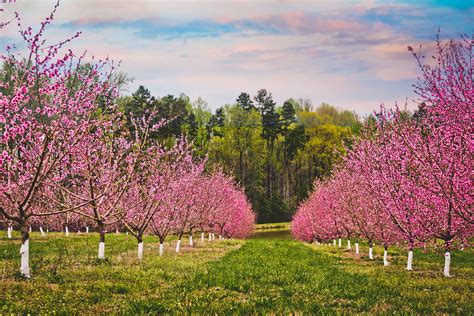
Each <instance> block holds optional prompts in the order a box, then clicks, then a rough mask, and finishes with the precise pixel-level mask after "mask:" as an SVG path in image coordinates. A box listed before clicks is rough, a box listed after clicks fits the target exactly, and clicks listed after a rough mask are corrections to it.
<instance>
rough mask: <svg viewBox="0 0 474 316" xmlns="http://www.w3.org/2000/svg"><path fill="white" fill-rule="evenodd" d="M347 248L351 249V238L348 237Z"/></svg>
mask: <svg viewBox="0 0 474 316" xmlns="http://www.w3.org/2000/svg"><path fill="white" fill-rule="evenodd" d="M347 249H348V250H351V240H350V239H348V240H347Z"/></svg>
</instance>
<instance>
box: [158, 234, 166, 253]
mask: <svg viewBox="0 0 474 316" xmlns="http://www.w3.org/2000/svg"><path fill="white" fill-rule="evenodd" d="M164 243H165V238H164V237H160V249H159V251H158V254H159V255H160V257H161V256H162V255H163V252H164V250H165V247H164Z"/></svg>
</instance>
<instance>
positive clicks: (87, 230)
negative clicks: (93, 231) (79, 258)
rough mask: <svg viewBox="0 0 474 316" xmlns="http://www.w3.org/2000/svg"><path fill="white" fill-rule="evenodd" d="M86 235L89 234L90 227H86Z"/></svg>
mask: <svg viewBox="0 0 474 316" xmlns="http://www.w3.org/2000/svg"><path fill="white" fill-rule="evenodd" d="M86 234H89V226H86Z"/></svg>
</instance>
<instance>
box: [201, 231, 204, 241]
mask: <svg viewBox="0 0 474 316" xmlns="http://www.w3.org/2000/svg"><path fill="white" fill-rule="evenodd" d="M201 242H204V232H202V233H201Z"/></svg>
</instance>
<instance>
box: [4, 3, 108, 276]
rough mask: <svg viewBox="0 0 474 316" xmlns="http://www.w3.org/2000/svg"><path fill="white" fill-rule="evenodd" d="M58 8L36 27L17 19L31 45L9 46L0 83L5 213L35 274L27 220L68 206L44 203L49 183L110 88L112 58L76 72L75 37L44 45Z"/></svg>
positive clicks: (25, 271) (24, 265) (24, 264)
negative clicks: (23, 50) (55, 207)
mask: <svg viewBox="0 0 474 316" xmlns="http://www.w3.org/2000/svg"><path fill="white" fill-rule="evenodd" d="M56 8H57V5H56V7H55V9H54V10H53V12H52V13H51V15H50V16H48V17H46V19H45V20H44V22H42V23H41V25H40V28H39V30H38V31H37V32H33V30H32V28H30V27H28V28H24V27H23V25H22V24H21V20H20V17H19V15H16V18H15V19H16V22H17V25H18V28H19V33H20V35H21V37H22V39H23V41H24V44H25V46H26V48H27V51H26V55H22V54H21V53H19V52H18V53H17V51H16V49H15V48H14V47H7V50H6V54H4V55H2V56H1V57H0V58H1V59H2V61H3V64H4V68H3V70H2V73H1V77H2V78H4V79H3V80H2V81H1V83H0V205H1V206H0V214H1V215H2V216H3V217H4V218H6V219H7V220H9V221H11V222H12V223H15V224H16V225H17V226H18V227H19V228H20V230H21V241H22V246H21V251H20V253H21V273H22V275H24V276H25V277H30V269H29V233H28V225H29V222H30V221H31V220H32V219H33V218H35V217H47V216H51V215H54V214H57V213H61V212H66V211H69V210H68V209H62V210H60V211H44V210H42V209H41V208H38V207H37V205H38V204H39V200H40V199H41V196H40V192H41V191H42V190H43V186H44V183H45V182H46V181H53V180H54V179H52V177H53V176H55V175H56V174H57V172H58V170H59V168H60V167H61V166H62V165H63V164H64V163H66V161H67V159H68V156H69V154H70V153H71V152H73V151H75V150H76V148H77V146H78V145H79V143H80V140H81V138H82V137H83V136H84V135H86V134H88V133H89V132H90V127H91V124H90V123H91V121H92V118H93V113H94V112H95V109H96V108H97V101H98V99H100V97H101V96H103V95H108V94H109V93H110V85H109V84H108V80H109V79H110V76H109V75H107V74H104V73H103V70H102V69H104V68H103V67H104V66H105V64H106V63H102V62H98V63H96V64H94V65H93V66H91V68H90V69H89V71H88V72H80V71H78V70H79V68H80V67H81V65H82V60H83V56H77V55H75V54H74V53H73V52H72V51H70V50H66V49H65V46H66V44H68V43H69V42H70V41H71V40H72V39H73V38H75V37H77V36H78V35H79V34H76V35H75V36H73V37H71V38H69V39H67V40H65V41H62V42H58V43H55V44H45V43H46V41H45V38H44V32H45V29H46V28H47V26H48V25H49V24H50V23H51V22H52V20H53V18H54V13H55V11H56Z"/></svg>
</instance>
